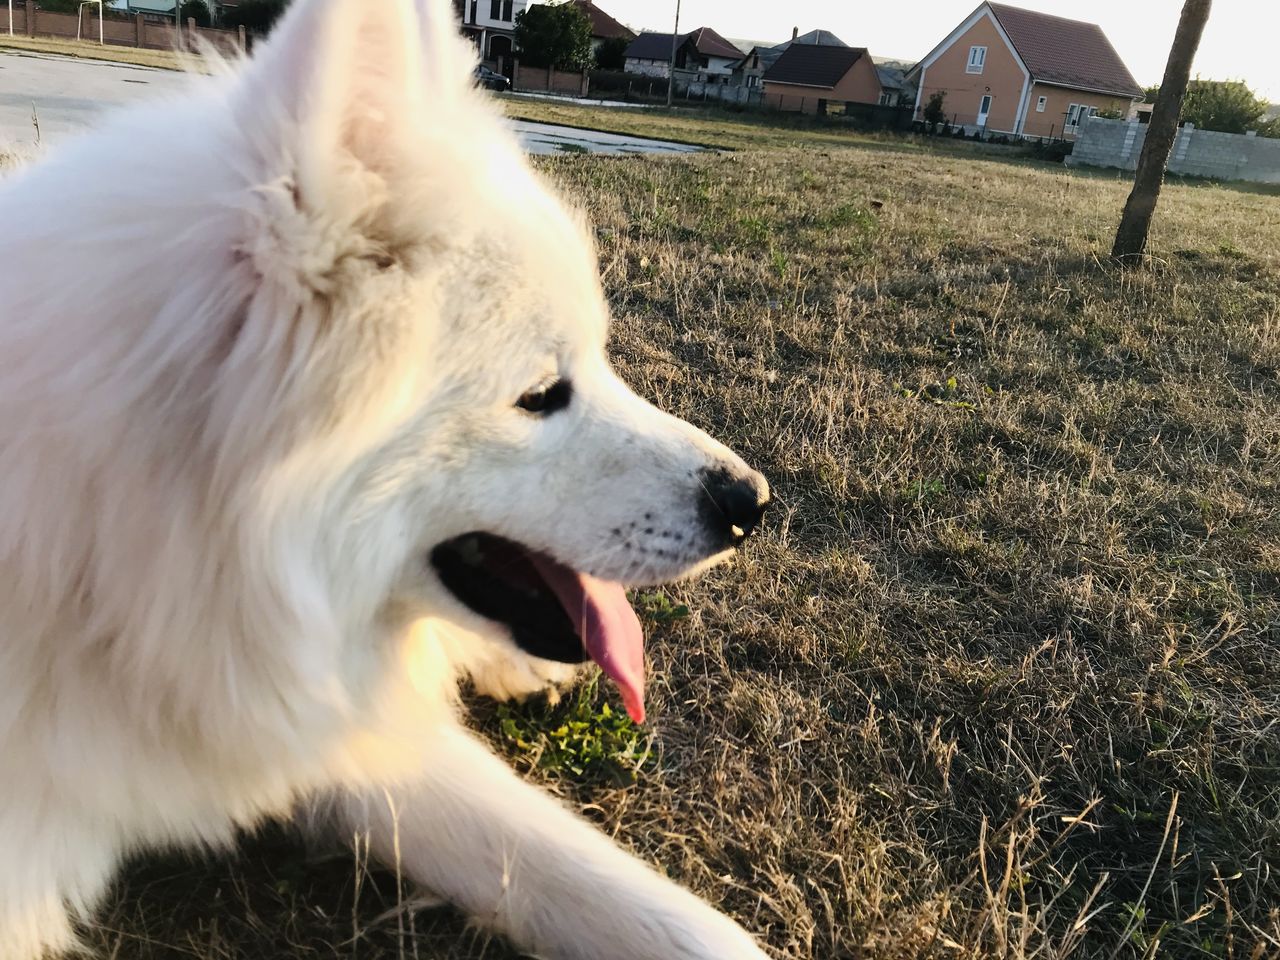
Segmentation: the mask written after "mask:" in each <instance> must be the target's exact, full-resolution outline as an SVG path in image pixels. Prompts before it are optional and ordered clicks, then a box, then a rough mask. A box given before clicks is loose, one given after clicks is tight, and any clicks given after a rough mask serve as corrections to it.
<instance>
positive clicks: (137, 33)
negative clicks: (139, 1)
mask: <svg viewBox="0 0 1280 960" xmlns="http://www.w3.org/2000/svg"><path fill="white" fill-rule="evenodd" d="M146 38H147V28H146V24H145V21H144V20H143V19H142V14H140V13H139V14H138V15H137V16H135V17H134V18H133V45H134V46H135V47H141V46H142V42H143V41H144V40H145V39H146Z"/></svg>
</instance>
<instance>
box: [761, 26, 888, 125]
mask: <svg viewBox="0 0 1280 960" xmlns="http://www.w3.org/2000/svg"><path fill="white" fill-rule="evenodd" d="M881 92H882V88H881V86H880V76H879V74H877V73H876V67H875V64H874V63H872V61H871V55H870V54H869V53H867V51H866V49H865V48H863V47H845V46H839V47H825V46H811V45H806V44H799V43H797V44H793V45H792V46H791V47H789V48H788V49H787V50H785V51H784V52H783V54H782V56H780V57H779V58H778V59H777V60H776V61H775V62H774V64H773V66H771V67H770V68H769V69H768V71H766V73H765V75H764V102H765V104H766V105H767V106H771V107H776V108H777V109H779V110H792V111H799V112H804V113H823V112H825V110H826V108H827V105H828V104H830V103H842V104H843V103H867V104H875V103H879V102H880V99H881Z"/></svg>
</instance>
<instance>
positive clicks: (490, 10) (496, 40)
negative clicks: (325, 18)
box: [363, 0, 529, 69]
mask: <svg viewBox="0 0 1280 960" xmlns="http://www.w3.org/2000/svg"><path fill="white" fill-rule="evenodd" d="M363 2H368V0H363ZM528 6H529V0H453V9H454V13H455V14H457V16H458V20H459V22H460V23H461V27H462V35H463V36H465V37H467V38H468V39H469V40H471V42H472V43H474V44H475V45H476V49H478V50H479V51H480V56H481V57H482V58H483V59H485V60H493V61H499V60H500V61H501V62H502V64H503V65H504V66H506V65H508V64H510V63H511V61H512V52H513V50H514V49H515V41H514V39H513V38H514V36H515V21H516V17H518V16H519V15H520V14H521V13H523V12H524V10H525V9H526V8H527V7H528ZM508 69H509V68H508Z"/></svg>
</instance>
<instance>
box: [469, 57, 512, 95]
mask: <svg viewBox="0 0 1280 960" xmlns="http://www.w3.org/2000/svg"><path fill="white" fill-rule="evenodd" d="M475 78H476V83H478V84H479V85H480V86H482V87H484V88H485V89H486V90H497V91H498V92H499V93H505V92H506V91H508V90H510V89H511V81H510V80H508V79H507V78H506V77H504V76H503V75H502V74H500V73H498V71H496V70H490V69H489V68H488V67H486V66H484V65H483V64H481V65H480V66H478V67H476V72H475Z"/></svg>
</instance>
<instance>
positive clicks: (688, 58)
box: [626, 27, 742, 82]
mask: <svg viewBox="0 0 1280 960" xmlns="http://www.w3.org/2000/svg"><path fill="white" fill-rule="evenodd" d="M741 60H742V51H741V50H739V49H738V48H737V47H735V46H734V45H733V44H732V43H730V42H729V41H728V40H726V39H725V38H724V37H722V36H720V34H718V33H716V32H715V31H714V30H712V29H711V28H710V27H699V28H698V29H697V30H692V31H690V32H689V33H682V34H680V35H678V36H677V37H676V70H678V71H685V72H687V73H688V74H690V75H692V74H695V73H696V74H697V79H698V80H702V81H705V80H721V81H724V82H728V80H729V79H730V78H731V77H732V76H733V68H734V66H735V65H737V64H738V63H739V62H740V61H741ZM626 70H627V73H635V74H639V75H640V76H644V77H663V78H666V77H669V76H670V75H671V34H669V33H642V34H640V36H638V37H636V38H635V39H634V40H632V41H631V45H630V46H629V47H627V66H626Z"/></svg>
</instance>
